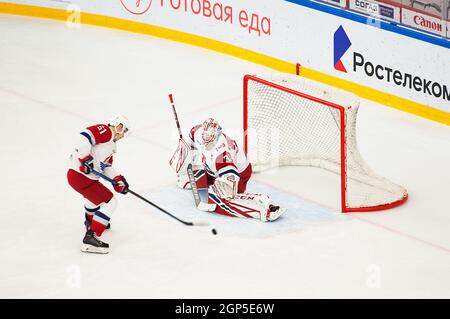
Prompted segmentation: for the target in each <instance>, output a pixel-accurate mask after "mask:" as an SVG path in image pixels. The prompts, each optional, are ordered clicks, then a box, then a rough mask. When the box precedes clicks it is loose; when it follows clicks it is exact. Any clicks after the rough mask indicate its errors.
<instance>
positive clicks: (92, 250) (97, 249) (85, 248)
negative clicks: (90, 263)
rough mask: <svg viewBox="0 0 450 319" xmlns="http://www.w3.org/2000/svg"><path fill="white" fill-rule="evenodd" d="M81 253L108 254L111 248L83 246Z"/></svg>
mask: <svg viewBox="0 0 450 319" xmlns="http://www.w3.org/2000/svg"><path fill="white" fill-rule="evenodd" d="M81 251H82V252H84V253H93V254H107V253H109V248H103V247H94V246H92V245H87V244H81Z"/></svg>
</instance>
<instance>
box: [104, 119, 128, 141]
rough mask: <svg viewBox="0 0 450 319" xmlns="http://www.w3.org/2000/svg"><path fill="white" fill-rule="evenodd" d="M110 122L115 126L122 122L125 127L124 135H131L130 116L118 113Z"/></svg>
mask: <svg viewBox="0 0 450 319" xmlns="http://www.w3.org/2000/svg"><path fill="white" fill-rule="evenodd" d="M108 124H109V125H111V126H114V127H116V126H118V125H119V124H122V125H123V126H124V129H125V133H124V137H127V136H128V135H130V121H129V120H128V118H127V117H126V116H124V115H121V114H116V115H114V116H113V117H111V119H110V120H109V122H108Z"/></svg>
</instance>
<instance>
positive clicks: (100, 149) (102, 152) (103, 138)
mask: <svg viewBox="0 0 450 319" xmlns="http://www.w3.org/2000/svg"><path fill="white" fill-rule="evenodd" d="M115 153H116V142H115V141H114V137H113V134H112V131H111V129H110V128H109V126H108V125H105V124H97V125H93V126H89V127H87V128H86V129H85V130H84V131H82V132H81V133H80V134H79V138H78V140H77V143H76V145H75V147H74V149H73V150H72V153H71V154H70V168H71V169H73V170H75V171H77V172H78V173H80V174H83V175H84V176H86V177H88V178H90V179H93V180H98V179H99V177H98V176H97V175H94V174H93V173H90V174H84V173H83V172H81V171H80V166H81V162H80V160H79V159H80V158H84V157H86V156H87V155H89V154H90V155H91V156H92V157H93V161H92V162H93V164H94V169H95V170H96V171H98V172H100V173H103V174H105V175H106V176H108V177H109V178H114V177H116V176H117V175H118V174H117V172H116V171H115V170H114V169H113V168H112V163H113V155H114V154H115Z"/></svg>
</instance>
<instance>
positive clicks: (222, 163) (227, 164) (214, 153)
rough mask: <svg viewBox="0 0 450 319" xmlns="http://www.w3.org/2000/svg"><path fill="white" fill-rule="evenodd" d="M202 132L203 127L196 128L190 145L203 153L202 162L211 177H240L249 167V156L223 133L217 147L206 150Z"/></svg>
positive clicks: (190, 134)
mask: <svg viewBox="0 0 450 319" xmlns="http://www.w3.org/2000/svg"><path fill="white" fill-rule="evenodd" d="M202 131H203V128H202V126H201V125H196V126H194V127H193V128H192V129H191V131H190V132H189V142H188V143H190V145H191V146H192V147H194V148H195V149H197V150H199V151H200V152H201V153H202V162H203V164H204V166H205V170H206V172H207V173H208V174H209V175H211V176H213V177H219V176H223V175H225V174H229V173H233V174H235V175H237V176H239V174H240V173H242V172H243V171H244V170H245V169H246V168H247V167H248V165H249V162H248V159H247V156H246V155H245V153H244V150H243V149H241V148H240V147H239V146H238V145H237V143H236V141H235V140H233V139H232V138H230V137H229V136H227V135H226V134H224V133H222V134H221V135H220V136H219V138H218V141H217V143H216V145H215V146H214V147H213V148H212V149H211V150H206V149H205V148H204V147H203V145H202V144H203V143H202Z"/></svg>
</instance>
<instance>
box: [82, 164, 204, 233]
mask: <svg viewBox="0 0 450 319" xmlns="http://www.w3.org/2000/svg"><path fill="white" fill-rule="evenodd" d="M91 171H92V173H94V174H95V175H97V176H99V177H101V178H103V179H105V180H107V181H108V182H110V183H111V184H112V185H113V186H114V185H117V182H116V181H115V180H113V179H111V178H109V177H108V176H106V175H104V174H102V173H100V172H97V171H96V170H94V169H91ZM128 192H129V193H130V194H133V195H134V196H136V197H137V198H139V199H141V200H143V201H144V202H146V203H147V204H150V205H152V206H153V207H155V208H157V209H159V210H160V211H162V212H163V213H165V214H167V215H169V216H170V217H172V218H173V219H176V220H177V221H179V222H180V223H182V224H184V225H186V226H209V224H208V223H205V222H198V223H193V222H187V221H184V220H182V219H180V218H178V217H176V216H174V215H172V214H171V213H169V212H168V211H166V210H165V209H162V208H161V207H159V206H158V205H156V204H154V203H152V202H151V201H149V200H148V199H146V198H144V197H142V196H141V195H139V194H138V193H135V192H133V191H132V190H131V189H128Z"/></svg>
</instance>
